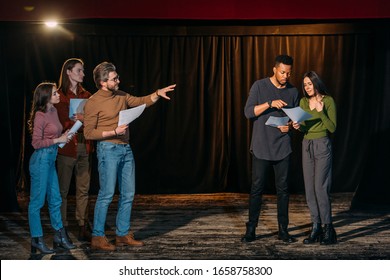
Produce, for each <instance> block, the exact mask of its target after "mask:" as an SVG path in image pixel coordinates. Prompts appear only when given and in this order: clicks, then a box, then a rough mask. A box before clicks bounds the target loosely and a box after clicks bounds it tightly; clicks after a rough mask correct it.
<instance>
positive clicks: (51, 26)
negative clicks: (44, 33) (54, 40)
mask: <svg viewBox="0 0 390 280" xmlns="http://www.w3.org/2000/svg"><path fill="white" fill-rule="evenodd" d="M45 24H46V26H47V27H50V28H53V27H56V26H57V24H58V23H57V22H56V21H46V22H45Z"/></svg>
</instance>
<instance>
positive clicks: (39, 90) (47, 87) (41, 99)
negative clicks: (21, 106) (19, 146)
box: [27, 82, 56, 135]
mask: <svg viewBox="0 0 390 280" xmlns="http://www.w3.org/2000/svg"><path fill="white" fill-rule="evenodd" d="M53 87H56V84H55V83H51V82H43V83H40V84H39V85H37V87H36V88H35V90H34V96H33V101H32V102H31V103H32V104H31V111H30V117H29V119H28V121H27V125H28V131H29V132H30V134H31V135H32V134H33V130H34V119H35V114H36V113H37V112H46V109H47V107H46V106H47V104H48V103H49V102H50V98H51V95H52V92H53Z"/></svg>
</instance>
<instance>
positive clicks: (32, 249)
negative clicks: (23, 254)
mask: <svg viewBox="0 0 390 280" xmlns="http://www.w3.org/2000/svg"><path fill="white" fill-rule="evenodd" d="M36 253H37V248H35V247H34V246H33V245H31V254H36Z"/></svg>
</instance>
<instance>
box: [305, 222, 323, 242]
mask: <svg viewBox="0 0 390 280" xmlns="http://www.w3.org/2000/svg"><path fill="white" fill-rule="evenodd" d="M323 234H324V232H323V231H322V227H321V223H313V226H312V228H311V232H310V234H309V236H308V237H307V238H305V239H304V240H303V244H312V243H316V242H321V241H322V238H323Z"/></svg>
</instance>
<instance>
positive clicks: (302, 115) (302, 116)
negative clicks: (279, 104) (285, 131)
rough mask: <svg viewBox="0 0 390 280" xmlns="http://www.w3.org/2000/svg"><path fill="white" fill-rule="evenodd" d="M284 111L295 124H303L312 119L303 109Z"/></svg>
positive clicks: (286, 109) (296, 108) (285, 109)
mask: <svg viewBox="0 0 390 280" xmlns="http://www.w3.org/2000/svg"><path fill="white" fill-rule="evenodd" d="M282 110H283V111H284V112H285V113H286V115H287V116H289V118H290V119H291V120H292V121H293V122H297V123H300V122H303V121H305V120H307V119H310V118H311V117H312V115H310V114H309V113H307V112H305V111H304V110H303V109H302V108H301V107H299V106H298V107H295V108H282Z"/></svg>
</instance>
